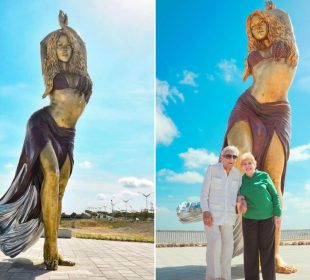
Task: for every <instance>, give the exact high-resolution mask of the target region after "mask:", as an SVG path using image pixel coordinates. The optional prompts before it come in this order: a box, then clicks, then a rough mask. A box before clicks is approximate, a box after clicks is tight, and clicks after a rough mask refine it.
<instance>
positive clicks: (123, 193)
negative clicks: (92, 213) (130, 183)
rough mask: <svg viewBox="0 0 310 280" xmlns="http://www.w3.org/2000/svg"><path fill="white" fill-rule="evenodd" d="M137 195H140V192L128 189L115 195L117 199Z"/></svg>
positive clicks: (125, 198)
mask: <svg viewBox="0 0 310 280" xmlns="http://www.w3.org/2000/svg"><path fill="white" fill-rule="evenodd" d="M137 196H139V194H138V193H137V192H131V191H128V190H124V191H122V192H120V193H117V194H116V195H115V196H114V197H115V199H116V200H131V199H133V198H134V197H137Z"/></svg>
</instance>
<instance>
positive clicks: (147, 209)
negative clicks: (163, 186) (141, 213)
mask: <svg viewBox="0 0 310 280" xmlns="http://www.w3.org/2000/svg"><path fill="white" fill-rule="evenodd" d="M140 193H141V194H142V195H143V196H144V197H145V206H146V208H145V209H146V212H149V208H148V204H147V198H148V197H149V196H150V195H151V194H152V193H153V192H151V193H149V194H146V193H142V192H140Z"/></svg>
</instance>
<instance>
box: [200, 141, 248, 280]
mask: <svg viewBox="0 0 310 280" xmlns="http://www.w3.org/2000/svg"><path fill="white" fill-rule="evenodd" d="M238 155H239V150H238V148H237V147H235V146H227V147H225V148H224V149H223V150H222V152H221V157H220V162H219V163H217V164H213V165H209V166H208V169H207V171H206V174H205V178H204V182H203V185H202V189H201V196H200V205H201V208H202V211H203V222H204V225H205V231H206V235H207V273H206V279H207V280H215V279H225V280H231V259H232V254H233V225H234V224H235V220H236V201H237V195H238V191H239V188H240V186H241V182H242V175H241V173H240V171H239V170H238V169H237V168H235V167H234V165H235V163H236V161H237V158H238Z"/></svg>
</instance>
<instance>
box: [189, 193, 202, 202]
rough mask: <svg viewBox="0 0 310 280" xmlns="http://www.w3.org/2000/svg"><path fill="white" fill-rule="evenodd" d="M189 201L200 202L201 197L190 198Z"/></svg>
mask: <svg viewBox="0 0 310 280" xmlns="http://www.w3.org/2000/svg"><path fill="white" fill-rule="evenodd" d="M187 200H188V201H189V202H197V201H200V197H199V196H197V195H195V196H189V197H188V198H187Z"/></svg>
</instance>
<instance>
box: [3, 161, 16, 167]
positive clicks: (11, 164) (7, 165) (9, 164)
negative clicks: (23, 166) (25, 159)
mask: <svg viewBox="0 0 310 280" xmlns="http://www.w3.org/2000/svg"><path fill="white" fill-rule="evenodd" d="M4 167H5V169H13V168H14V167H15V165H14V164H13V163H11V162H8V163H6V164H5V165H4Z"/></svg>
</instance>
